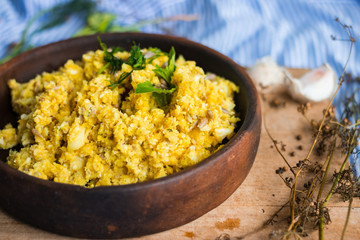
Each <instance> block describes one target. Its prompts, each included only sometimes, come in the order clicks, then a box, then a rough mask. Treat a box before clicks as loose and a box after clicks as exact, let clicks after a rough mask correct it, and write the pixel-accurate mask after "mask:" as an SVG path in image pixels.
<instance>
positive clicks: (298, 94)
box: [286, 64, 337, 102]
mask: <svg viewBox="0 0 360 240" xmlns="http://www.w3.org/2000/svg"><path fill="white" fill-rule="evenodd" d="M286 85H287V87H288V91H289V93H290V95H291V96H292V97H293V98H294V99H295V100H297V101H299V102H321V101H323V100H326V99H328V98H330V97H331V96H332V95H333V94H334V92H335V89H336V87H337V77H336V74H335V71H334V70H333V69H332V68H331V67H330V66H329V65H328V64H324V65H322V66H320V67H318V68H316V69H313V70H312V71H310V72H308V73H306V74H304V75H303V76H302V77H301V78H299V79H296V78H292V77H291V76H290V75H289V76H288V77H287V78H286Z"/></svg>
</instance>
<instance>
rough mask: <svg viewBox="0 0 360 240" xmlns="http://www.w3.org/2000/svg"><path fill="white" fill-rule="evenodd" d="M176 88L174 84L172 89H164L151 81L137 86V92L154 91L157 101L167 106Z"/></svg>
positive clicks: (160, 104) (161, 105)
mask: <svg viewBox="0 0 360 240" xmlns="http://www.w3.org/2000/svg"><path fill="white" fill-rule="evenodd" d="M175 90H176V87H175V86H173V87H172V88H171V89H162V88H157V87H155V86H154V85H153V84H152V83H151V82H150V81H146V82H143V83H139V84H138V85H137V86H136V89H135V93H149V92H152V95H153V96H154V98H155V100H156V102H157V103H158V105H159V106H160V107H163V106H166V105H168V104H169V103H170V101H171V95H172V93H173V92H174V91H175Z"/></svg>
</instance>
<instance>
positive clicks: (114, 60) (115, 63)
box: [98, 36, 125, 74]
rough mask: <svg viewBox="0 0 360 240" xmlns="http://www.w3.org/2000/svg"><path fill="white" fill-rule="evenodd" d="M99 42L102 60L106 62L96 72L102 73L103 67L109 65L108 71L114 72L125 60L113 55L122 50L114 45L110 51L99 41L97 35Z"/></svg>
mask: <svg viewBox="0 0 360 240" xmlns="http://www.w3.org/2000/svg"><path fill="white" fill-rule="evenodd" d="M98 40H99V44H100V47H101V48H102V50H103V51H104V61H105V62H106V64H105V65H104V67H103V68H101V69H100V71H99V72H98V74H100V73H102V72H103V71H104V70H105V69H107V68H108V67H110V72H111V73H112V74H114V73H115V72H116V71H118V70H120V69H121V66H122V64H123V63H124V62H125V61H124V60H122V59H121V58H118V57H116V56H115V53H117V52H122V51H123V50H122V49H121V48H120V47H114V48H112V49H111V51H109V50H108V47H107V46H106V44H105V43H103V42H102V41H101V38H100V37H99V36H98Z"/></svg>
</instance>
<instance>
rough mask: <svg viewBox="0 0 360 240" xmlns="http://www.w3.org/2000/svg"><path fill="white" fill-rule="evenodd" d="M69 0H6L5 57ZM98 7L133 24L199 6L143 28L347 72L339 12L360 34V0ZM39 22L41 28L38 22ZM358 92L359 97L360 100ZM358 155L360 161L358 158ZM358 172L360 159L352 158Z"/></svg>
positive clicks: (188, 0)
mask: <svg viewBox="0 0 360 240" xmlns="http://www.w3.org/2000/svg"><path fill="white" fill-rule="evenodd" d="M63 2H67V0H54V1H45V0H26V1H25V0H3V1H2V5H1V6H0V42H1V43H2V44H1V46H0V57H2V56H4V55H5V54H6V50H7V48H8V46H9V45H10V44H11V43H13V42H18V41H19V40H20V38H21V33H22V31H23V30H24V27H25V25H26V22H27V21H28V20H29V19H31V17H32V16H34V14H36V13H37V12H39V11H40V10H42V9H46V8H50V7H52V6H54V5H56V4H59V3H63ZM96 4H97V6H96V8H97V9H98V10H99V11H104V12H110V13H114V14H116V15H117V16H118V17H117V19H116V22H117V24H121V25H131V24H134V23H136V22H138V21H140V20H146V19H155V18H159V17H162V18H165V17H171V16H174V15H179V14H196V15H198V16H199V20H197V21H193V22H165V23H160V24H155V25H148V26H145V27H143V28H142V29H141V30H142V31H143V32H149V33H171V34H174V35H178V36H183V37H186V38H189V39H191V40H194V41H197V42H200V43H202V44H204V45H207V46H209V47H211V48H213V49H216V50H218V51H219V52H222V53H223V54H225V55H227V56H229V57H230V58H232V59H234V60H235V61H236V62H237V63H239V64H240V65H243V66H251V65H253V64H254V62H255V61H256V60H257V59H259V58H261V57H263V56H271V57H272V58H273V59H275V60H276V62H277V63H278V64H279V65H284V66H288V67H296V68H315V67H318V66H319V65H321V64H323V63H325V62H327V63H329V64H330V65H331V66H332V67H333V68H334V69H335V70H336V72H337V73H338V75H339V76H340V73H341V70H342V67H343V66H344V63H345V62H346V59H347V56H348V52H349V46H350V44H349V42H347V41H333V40H332V39H331V37H330V36H331V35H335V36H336V37H337V38H339V39H346V38H347V35H346V34H345V31H344V30H343V29H342V27H341V26H340V25H339V24H338V23H337V22H336V21H335V20H334V19H335V18H336V17H338V18H340V20H341V21H342V22H343V23H345V24H347V25H351V26H352V28H353V31H354V33H355V34H356V35H355V37H356V36H358V35H359V34H360V17H359V16H360V15H359V13H360V2H359V1H358V0H306V1H305V0H292V1H284V0H223V1H218V0H197V1H193V0H172V1H169V0H156V1H153V0H148V1H144V0H101V1H97V2H96ZM36 24H39V23H35V26H34V28H36ZM83 25H84V22H83V20H82V19H81V18H79V17H78V16H71V17H70V18H69V19H67V20H66V21H65V22H64V23H63V24H61V25H60V26H57V27H55V28H53V29H50V30H46V31H44V32H41V33H39V34H37V35H36V36H35V37H34V38H32V40H31V42H30V44H31V45H33V46H40V45H43V44H47V43H50V42H54V41H58V40H62V39H66V38H69V37H71V36H73V34H74V33H76V32H77V30H79V29H80V28H81V27H82V26H83ZM357 63H360V52H359V42H356V43H355V45H354V49H353V53H352V55H351V59H350V62H349V64H348V67H347V71H348V72H350V73H352V74H353V75H360V68H359V67H358V65H357ZM357 87H359V84H345V85H344V86H343V87H342V89H341V91H340V94H339V95H338V97H337V98H336V100H335V106H336V107H337V116H340V113H341V111H342V110H343V106H342V105H341V102H342V101H343V100H344V99H345V97H346V96H349V95H350V94H351V93H352V91H353V90H354V89H355V88H357ZM359 97H360V96H359V94H358V95H357V99H358V100H359ZM355 160H356V161H355ZM350 163H351V164H352V165H354V168H355V170H356V172H357V175H360V164H359V162H358V160H357V159H355V158H352V159H351V161H350Z"/></svg>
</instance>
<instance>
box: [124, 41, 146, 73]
mask: <svg viewBox="0 0 360 240" xmlns="http://www.w3.org/2000/svg"><path fill="white" fill-rule="evenodd" d="M145 63H146V62H145V57H144V55H143V54H142V52H141V48H140V44H138V45H136V44H135V43H133V45H132V46H131V50H130V57H129V59H128V62H127V64H129V65H130V66H132V68H133V69H134V70H141V69H144V68H145Z"/></svg>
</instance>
